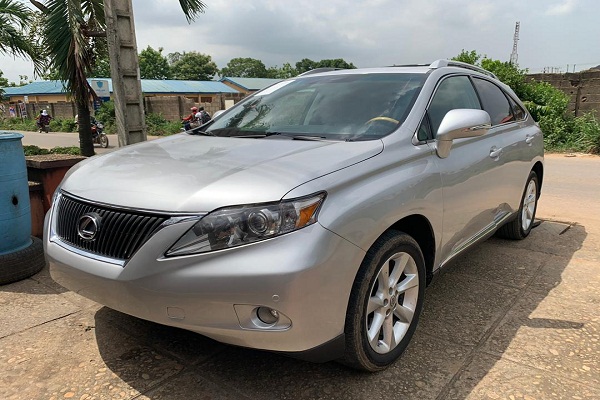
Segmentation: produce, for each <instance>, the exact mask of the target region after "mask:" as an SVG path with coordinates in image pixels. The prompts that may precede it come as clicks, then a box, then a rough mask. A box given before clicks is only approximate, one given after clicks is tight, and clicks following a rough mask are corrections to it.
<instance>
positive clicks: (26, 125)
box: [0, 118, 77, 132]
mask: <svg viewBox="0 0 600 400" xmlns="http://www.w3.org/2000/svg"><path fill="white" fill-rule="evenodd" d="M0 129H7V130H14V131H26V132H36V131H37V130H38V128H37V125H36V121H35V119H30V118H28V119H21V118H5V119H0ZM50 131H52V132H77V126H76V125H75V120H74V119H72V118H64V119H63V118H55V119H53V120H51V121H50Z"/></svg>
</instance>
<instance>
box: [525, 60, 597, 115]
mask: <svg viewBox="0 0 600 400" xmlns="http://www.w3.org/2000/svg"><path fill="white" fill-rule="evenodd" d="M528 77H529V78H531V79H534V80H536V81H542V82H548V83H549V84H551V85H552V86H554V87H555V88H557V89H560V90H562V91H563V92H564V93H565V94H567V95H568V96H570V98H571V102H570V104H569V108H570V110H571V111H573V112H574V113H575V115H581V114H583V113H586V112H590V111H595V112H596V115H598V116H600V71H583V72H573V73H566V74H531V75H528Z"/></svg>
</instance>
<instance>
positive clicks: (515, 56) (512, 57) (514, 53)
mask: <svg viewBox="0 0 600 400" xmlns="http://www.w3.org/2000/svg"><path fill="white" fill-rule="evenodd" d="M520 26H521V23H520V22H519V21H517V23H516V24H515V36H514V39H513V50H512V53H510V63H511V64H512V65H517V60H518V59H519V55H518V54H517V42H518V41H519V27H520Z"/></svg>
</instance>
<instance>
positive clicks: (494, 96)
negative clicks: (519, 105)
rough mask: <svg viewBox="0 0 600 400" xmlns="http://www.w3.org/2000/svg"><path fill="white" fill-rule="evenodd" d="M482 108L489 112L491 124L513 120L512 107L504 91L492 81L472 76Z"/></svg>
mask: <svg viewBox="0 0 600 400" xmlns="http://www.w3.org/2000/svg"><path fill="white" fill-rule="evenodd" d="M473 83H474V84H475V87H476V88H477V92H478V93H479V97H480V98H481V103H482V104H483V109H484V110H485V111H487V112H488V114H490V118H491V120H492V126H493V125H500V124H505V123H507V122H512V121H515V115H514V114H513V111H512V107H511V105H510V103H509V102H508V99H507V98H506V95H505V94H504V92H503V91H502V90H501V89H500V88H499V87H498V86H496V85H494V84H493V83H492V82H489V81H486V80H485V79H480V78H473Z"/></svg>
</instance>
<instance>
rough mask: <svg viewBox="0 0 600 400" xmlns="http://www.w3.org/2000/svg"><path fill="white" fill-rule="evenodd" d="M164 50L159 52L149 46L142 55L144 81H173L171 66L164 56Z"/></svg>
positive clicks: (141, 63)
mask: <svg viewBox="0 0 600 400" xmlns="http://www.w3.org/2000/svg"><path fill="white" fill-rule="evenodd" d="M162 51H163V48H162V47H159V48H158V51H157V50H154V49H153V48H152V47H150V46H148V47H146V48H145V49H144V50H142V52H141V53H140V77H141V78H142V79H171V66H170V65H169V61H168V60H167V57H165V56H163V55H162Z"/></svg>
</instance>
